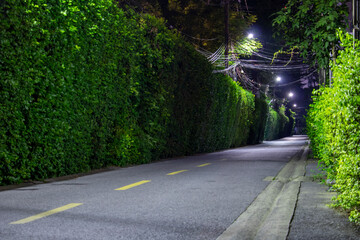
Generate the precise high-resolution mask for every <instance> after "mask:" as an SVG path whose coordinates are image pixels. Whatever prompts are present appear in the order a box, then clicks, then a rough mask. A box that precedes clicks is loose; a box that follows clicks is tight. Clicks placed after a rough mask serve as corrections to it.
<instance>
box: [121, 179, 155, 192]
mask: <svg viewBox="0 0 360 240" xmlns="http://www.w3.org/2000/svg"><path fill="white" fill-rule="evenodd" d="M148 182H151V180H143V181H140V182H136V183H133V184H129V185H126V186H123V187H121V188H117V189H115V190H128V189H130V188H133V187H136V186H139V185H142V184H144V183H148Z"/></svg>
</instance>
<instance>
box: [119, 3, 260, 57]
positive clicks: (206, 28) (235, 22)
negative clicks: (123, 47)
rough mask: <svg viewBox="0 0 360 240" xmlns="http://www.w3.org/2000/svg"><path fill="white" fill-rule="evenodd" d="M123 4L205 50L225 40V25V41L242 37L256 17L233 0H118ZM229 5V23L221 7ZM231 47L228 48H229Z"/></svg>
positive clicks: (211, 49) (213, 47)
mask: <svg viewBox="0 0 360 240" xmlns="http://www.w3.org/2000/svg"><path fill="white" fill-rule="evenodd" d="M118 1H119V3H120V4H121V5H122V6H125V5H126V4H127V5H130V6H131V7H135V8H136V9H137V11H142V12H145V13H150V14H152V15H155V16H156V17H162V18H164V19H165V20H166V22H167V25H168V27H169V28H176V29H177V30H178V31H180V32H181V33H182V34H183V36H185V37H186V38H187V39H188V40H189V41H191V42H192V43H193V44H194V45H196V47H203V48H206V49H207V50H208V51H215V50H217V49H218V48H219V47H220V46H221V45H222V44H223V43H225V42H226V40H225V38H226V34H224V33H225V26H226V25H227V26H228V28H229V29H228V39H229V40H228V41H229V45H231V42H235V41H237V40H239V39H241V38H243V37H244V33H245V31H246V29H248V27H249V26H250V25H251V24H253V23H254V22H255V21H256V16H255V15H252V14H249V13H247V12H245V11H243V6H242V4H244V2H243V3H242V4H241V3H239V1H235V0H181V1H180V0H118ZM227 5H228V7H229V8H228V9H229V10H228V19H229V23H228V24H225V23H224V19H226V18H227V17H226V16H225V15H226V12H227V11H225V10H224V7H225V9H226V6H227ZM229 49H230V48H229Z"/></svg>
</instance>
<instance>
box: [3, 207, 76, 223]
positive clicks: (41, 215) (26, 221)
mask: <svg viewBox="0 0 360 240" xmlns="http://www.w3.org/2000/svg"><path fill="white" fill-rule="evenodd" d="M80 205H82V203H70V204H68V205H65V206H62V207H59V208H55V209H53V210H50V211H47V212H43V213H39V214H37V215H34V216H31V217H28V218H24V219H21V220H19V221H15V222H11V223H10V224H24V223H28V222H32V221H35V220H38V219H40V218H43V217H47V216H50V215H53V214H55V213H59V212H63V211H65V210H68V209H70V208H74V207H77V206H80Z"/></svg>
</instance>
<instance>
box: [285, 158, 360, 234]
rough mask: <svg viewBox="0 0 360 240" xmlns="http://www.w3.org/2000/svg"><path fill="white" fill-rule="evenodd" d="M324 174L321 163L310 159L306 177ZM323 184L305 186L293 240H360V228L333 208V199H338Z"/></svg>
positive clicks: (299, 198) (300, 195) (299, 204)
mask: <svg viewBox="0 0 360 240" xmlns="http://www.w3.org/2000/svg"><path fill="white" fill-rule="evenodd" d="M318 173H320V171H319V170H317V162H316V161H313V160H312V159H309V160H308V161H307V165H306V176H308V177H309V178H307V179H311V178H312V176H314V175H316V174H318ZM328 189H329V187H328V186H326V185H325V184H321V182H320V181H319V180H315V181H304V182H301V187H300V193H299V197H298V201H297V204H296V210H295V214H294V216H293V220H292V222H291V225H290V231H289V234H288V238H287V239H289V240H300V239H304V240H305V239H306V240H309V239H316V240H322V239H324V240H325V239H326V240H340V239H347V240H355V239H357V240H359V239H360V227H359V226H356V225H355V224H352V223H350V222H349V220H348V218H347V216H346V214H345V213H341V212H340V211H339V210H336V209H333V208H330V207H328V206H327V204H330V203H331V198H332V197H333V196H335V195H336V193H334V192H329V191H328Z"/></svg>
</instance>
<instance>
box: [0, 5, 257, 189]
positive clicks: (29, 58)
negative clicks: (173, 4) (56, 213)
mask: <svg viewBox="0 0 360 240" xmlns="http://www.w3.org/2000/svg"><path fill="white" fill-rule="evenodd" d="M0 7H1V9H0V18H1V19H0V39H1V41H0V44H1V45H0V47H1V49H0V61H1V71H0V185H1V184H9V183H18V182H21V181H23V180H26V179H44V178H49V177H54V176H61V175H66V174H71V173H77V172H83V171H88V170H90V169H94V168H100V167H103V166H107V165H118V166H123V165H128V164H140V163H145V162H149V161H151V160H154V159H157V158H159V157H169V156H176V155H185V154H190V153H195V152H209V151H214V150H218V149H224V148H228V147H235V146H240V145H244V144H246V143H247V141H248V138H249V134H250V131H251V132H252V133H251V134H252V135H253V134H255V135H256V136H258V135H259V136H261V133H259V134H258V133H256V128H257V127H255V128H254V127H253V128H251V126H252V124H253V123H256V124H259V126H261V123H257V122H258V120H257V119H260V118H258V117H257V116H255V115H256V114H254V111H255V109H258V102H257V103H255V99H254V95H253V94H251V93H249V92H247V91H245V90H243V89H242V88H241V87H240V86H239V85H237V84H236V83H234V82H233V81H232V80H231V79H230V78H229V77H227V76H224V75H221V74H213V73H212V71H213V69H212V66H211V65H210V64H209V63H208V62H207V61H206V59H205V58H203V57H202V56H200V55H199V54H197V53H196V51H195V50H194V49H193V48H192V47H191V46H189V45H188V44H186V43H185V42H184V41H183V40H182V39H181V38H180V37H179V36H177V35H176V33H173V32H171V31H169V30H168V29H166V28H165V25H164V24H163V23H162V22H161V21H159V20H157V19H155V18H153V17H150V16H147V15H145V16H141V17H140V16H139V15H137V14H135V13H134V12H131V11H127V12H124V11H123V10H120V9H119V8H118V7H117V6H115V5H114V4H113V2H112V1H111V0H87V1H80V0H72V1H70V0H32V1H30V0H6V1H2V2H1V5H0ZM256 113H257V114H261V111H258V110H256ZM250 129H251V130H250ZM259 129H260V127H259ZM260 131H262V130H260ZM260 139H261V137H256V140H253V141H252V143H255V142H257V141H258V140H260Z"/></svg>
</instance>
